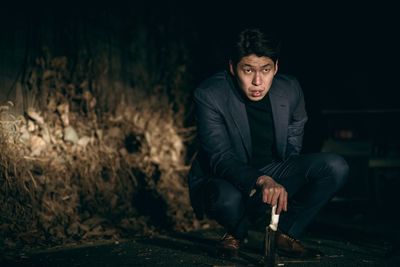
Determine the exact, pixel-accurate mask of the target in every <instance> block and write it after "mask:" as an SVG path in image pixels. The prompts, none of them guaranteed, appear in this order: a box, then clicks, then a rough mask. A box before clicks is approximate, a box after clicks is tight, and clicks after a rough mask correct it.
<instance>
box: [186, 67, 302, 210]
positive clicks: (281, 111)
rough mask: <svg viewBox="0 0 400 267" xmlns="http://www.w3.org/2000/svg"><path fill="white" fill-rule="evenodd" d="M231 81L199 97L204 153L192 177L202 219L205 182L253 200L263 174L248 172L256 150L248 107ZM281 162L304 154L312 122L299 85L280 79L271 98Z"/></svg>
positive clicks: (218, 78)
mask: <svg viewBox="0 0 400 267" xmlns="http://www.w3.org/2000/svg"><path fill="white" fill-rule="evenodd" d="M238 90H240V89H237V88H236V87H235V82H234V81H233V78H232V77H231V75H230V74H229V73H228V72H226V71H224V72H219V73H217V74H215V75H214V76H212V77H211V78H209V79H207V80H205V81H204V82H203V83H202V84H201V85H200V86H199V87H198V88H196V90H195V92H194V101H195V110H196V113H195V114H196V121H197V138H198V141H199V150H198V154H197V156H196V159H195V160H194V162H193V164H192V166H191V169H190V172H189V193H190V200H191V204H192V206H193V209H194V212H195V214H196V216H197V217H198V218H202V217H203V209H202V204H203V203H202V202H203V201H202V196H203V194H204V192H202V191H203V190H202V188H203V185H204V181H206V180H208V179H212V178H215V177H217V178H222V179H226V180H228V181H229V182H231V183H232V184H233V185H234V186H235V187H236V188H238V190H240V191H241V192H242V193H243V195H245V196H248V195H249V193H250V191H251V189H252V188H253V187H254V185H255V182H256V180H257V178H258V177H259V176H261V175H262V173H261V172H260V171H259V170H257V169H255V168H253V167H251V166H249V165H248V162H249V160H250V158H251V155H252V144H251V136H250V129H249V123H248V120H247V113H246V107H245V103H244V102H243V99H242V97H241V96H240V93H239V91H238ZM268 94H269V97H270V100H271V107H272V117H273V121H274V126H275V138H276V140H275V141H276V142H275V143H276V151H277V154H278V156H279V157H280V159H282V160H284V159H286V158H287V157H289V156H291V155H296V154H299V153H300V150H301V147H302V139H303V130H304V124H305V123H306V121H307V114H306V111H305V104H304V97H303V92H302V90H301V87H300V85H299V83H298V82H297V80H296V79H295V78H293V77H291V76H287V75H281V74H277V75H275V77H274V80H273V82H272V85H271V88H270V90H269V92H268Z"/></svg>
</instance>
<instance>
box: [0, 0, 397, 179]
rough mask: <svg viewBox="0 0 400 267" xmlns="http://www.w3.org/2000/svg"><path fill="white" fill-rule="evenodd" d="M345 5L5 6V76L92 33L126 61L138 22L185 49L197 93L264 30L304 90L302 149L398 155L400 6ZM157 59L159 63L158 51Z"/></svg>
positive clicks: (0, 70)
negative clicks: (232, 50) (110, 41)
mask: <svg viewBox="0 0 400 267" xmlns="http://www.w3.org/2000/svg"><path fill="white" fill-rule="evenodd" d="M348 2H349V3H347V2H343V3H342V2H337V1H332V2H319V3H317V2H315V3H307V4H304V3H300V1H298V2H294V1H293V2H292V3H291V2H279V3H276V2H275V1H273V2H272V1H271V2H270V1H244V2H237V3H236V2H235V1H229V2H228V1H226V2H221V1H209V2H207V1H203V2H201V3H200V2H192V1H187V2H177V1H172V2H156V1H147V2H143V1H141V3H140V4H138V3H134V2H132V3H123V2H114V1H110V2H107V3H83V2H66V1H64V2H57V3H52V4H43V3H42V4H41V3H14V4H12V5H8V6H5V7H2V8H1V18H0V27H1V28H0V29H1V39H0V47H1V50H0V77H1V76H3V77H6V76H7V77H8V78H9V79H8V80H13V79H14V78H17V77H18V75H20V74H21V71H22V67H21V66H23V65H24V64H25V65H26V64H29V60H32V59H33V58H34V55H35V53H36V52H37V51H39V50H40V47H41V46H42V45H44V44H46V45H49V46H51V47H52V48H53V51H54V53H55V54H56V55H57V54H58V55H69V56H71V55H72V56H74V52H75V51H77V49H78V48H79V47H80V46H81V45H82V44H85V43H86V44H93V42H96V40H97V39H96V38H97V37H96V34H98V35H101V36H103V37H104V36H107V35H108V34H110V36H115V34H116V35H117V36H118V37H119V39H118V42H117V47H116V49H115V51H117V52H119V53H121V54H122V55H123V54H124V44H125V41H124V40H128V39H129V38H128V37H129V36H130V34H132V32H133V31H134V29H136V28H135V27H136V25H137V24H141V25H142V26H143V27H144V28H146V29H147V30H148V31H149V32H151V33H152V34H153V37H154V38H155V40H156V41H155V42H154V43H155V47H156V48H157V45H160V47H162V45H161V44H162V43H163V42H166V41H175V40H176V41H179V42H183V43H184V46H185V47H186V48H187V50H188V51H189V52H188V55H189V56H188V57H187V58H186V59H185V60H186V64H187V67H188V69H187V75H190V77H191V86H190V87H191V89H194V88H195V87H196V86H197V84H198V83H200V82H201V81H202V80H203V79H205V78H206V77H207V76H209V75H211V74H212V73H214V72H215V71H218V70H221V69H223V68H225V67H226V57H225V51H226V49H225V46H226V45H227V44H228V43H229V40H230V38H231V37H232V35H233V34H235V33H236V32H237V30H238V29H240V28H243V27H247V26H249V27H259V28H261V29H263V30H265V31H267V32H271V33H273V34H275V35H277V36H278V37H280V39H281V40H282V55H281V58H280V69H279V71H280V72H281V73H287V74H291V75H294V76H296V77H297V78H298V80H299V81H300V84H301V85H302V87H303V91H304V94H305V99H306V107H307V111H308V113H309V122H308V124H307V126H306V134H305V140H304V152H319V151H321V149H322V147H323V145H324V141H326V140H327V139H329V138H336V139H341V137H340V135H341V134H340V131H343V130H344V131H350V132H351V135H352V137H351V138H347V139H351V140H353V141H367V142H368V143H369V145H371V146H372V147H373V148H372V149H373V151H375V152H374V153H375V154H374V155H373V156H380V157H382V158H388V157H399V154H400V152H399V150H400V146H399V141H398V140H397V139H398V138H397V137H398V135H399V126H398V124H399V123H398V122H399V119H398V115H399V113H400V112H399V111H400V101H399V98H398V97H399V95H400V94H399V90H400V88H399V82H398V70H399V67H398V62H399V59H400V58H399V51H398V47H399V41H398V40H397V39H398V38H397V35H398V29H397V28H398V26H397V25H399V24H398V18H397V17H396V15H397V14H396V13H395V10H396V9H395V8H394V7H393V6H389V5H387V4H386V3H384V2H382V1H373V2H371V3H364V2H361V1H360V2H359V3H356V2H352V3H350V1H348ZM93 29H95V31H94V30H93ZM92 31H93V32H95V33H96V34H92V35H87V34H86V33H88V32H92ZM113 34H114V35H113ZM88 36H90V37H88ZM87 38H91V40H87ZM110 38H112V37H110ZM99 39H101V38H100V37H99ZM126 43H127V42H126ZM154 43H153V44H154ZM27 55H28V56H27ZM177 56H179V55H177ZM126 60H129V59H126ZM158 60H159V62H160V65H162V62H163V56H162V53H161V52H160V56H159V58H158ZM164 68H165V66H164ZM121 72H124V69H123V68H122V69H121ZM10 89H12V84H11V85H10V84H8V85H7V86H1V90H2V93H3V96H4V95H7V93H8V92H9V91H10ZM191 89H189V90H191ZM338 136H339V138H338ZM342 139H343V138H342ZM352 149H353V148H352V147H351V145H350V146H349V147H348V150H352ZM355 150H357V148H355ZM337 152H339V153H340V152H341V151H340V150H339V151H337ZM355 152H357V151H355ZM356 154H357V153H356ZM363 160H364V159H363ZM354 166H356V165H354ZM363 166H364V165H363ZM355 168H356V173H359V174H357V175H359V176H361V175H364V170H361V169H357V168H358V167H355ZM361 168H364V167H361ZM397 175H398V172H395V174H394V176H396V177H397ZM360 179H365V177H360Z"/></svg>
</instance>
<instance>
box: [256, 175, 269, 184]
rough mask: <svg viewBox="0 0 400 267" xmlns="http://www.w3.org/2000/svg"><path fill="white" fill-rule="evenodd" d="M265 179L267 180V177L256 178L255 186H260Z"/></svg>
mask: <svg viewBox="0 0 400 267" xmlns="http://www.w3.org/2000/svg"><path fill="white" fill-rule="evenodd" d="M267 179H268V176H266V175H261V176H260V177H258V178H257V181H256V185H257V186H262V185H263V184H264V183H265V181H266V180H267Z"/></svg>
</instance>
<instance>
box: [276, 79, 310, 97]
mask: <svg viewBox="0 0 400 267" xmlns="http://www.w3.org/2000/svg"><path fill="white" fill-rule="evenodd" d="M273 91H274V93H276V94H279V95H281V96H285V97H291V96H293V97H296V96H301V95H302V94H303V92H302V89H301V86H300V84H299V81H298V80H297V78H296V77H294V76H292V75H288V74H277V75H275V77H274V81H273Z"/></svg>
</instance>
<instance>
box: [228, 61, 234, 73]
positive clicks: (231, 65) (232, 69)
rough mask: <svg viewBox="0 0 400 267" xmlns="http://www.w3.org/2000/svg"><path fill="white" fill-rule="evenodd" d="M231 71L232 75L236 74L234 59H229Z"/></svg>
mask: <svg viewBox="0 0 400 267" xmlns="http://www.w3.org/2000/svg"><path fill="white" fill-rule="evenodd" d="M229 71H230V73H231V74H232V76H235V68H234V66H233V63H232V60H229Z"/></svg>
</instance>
